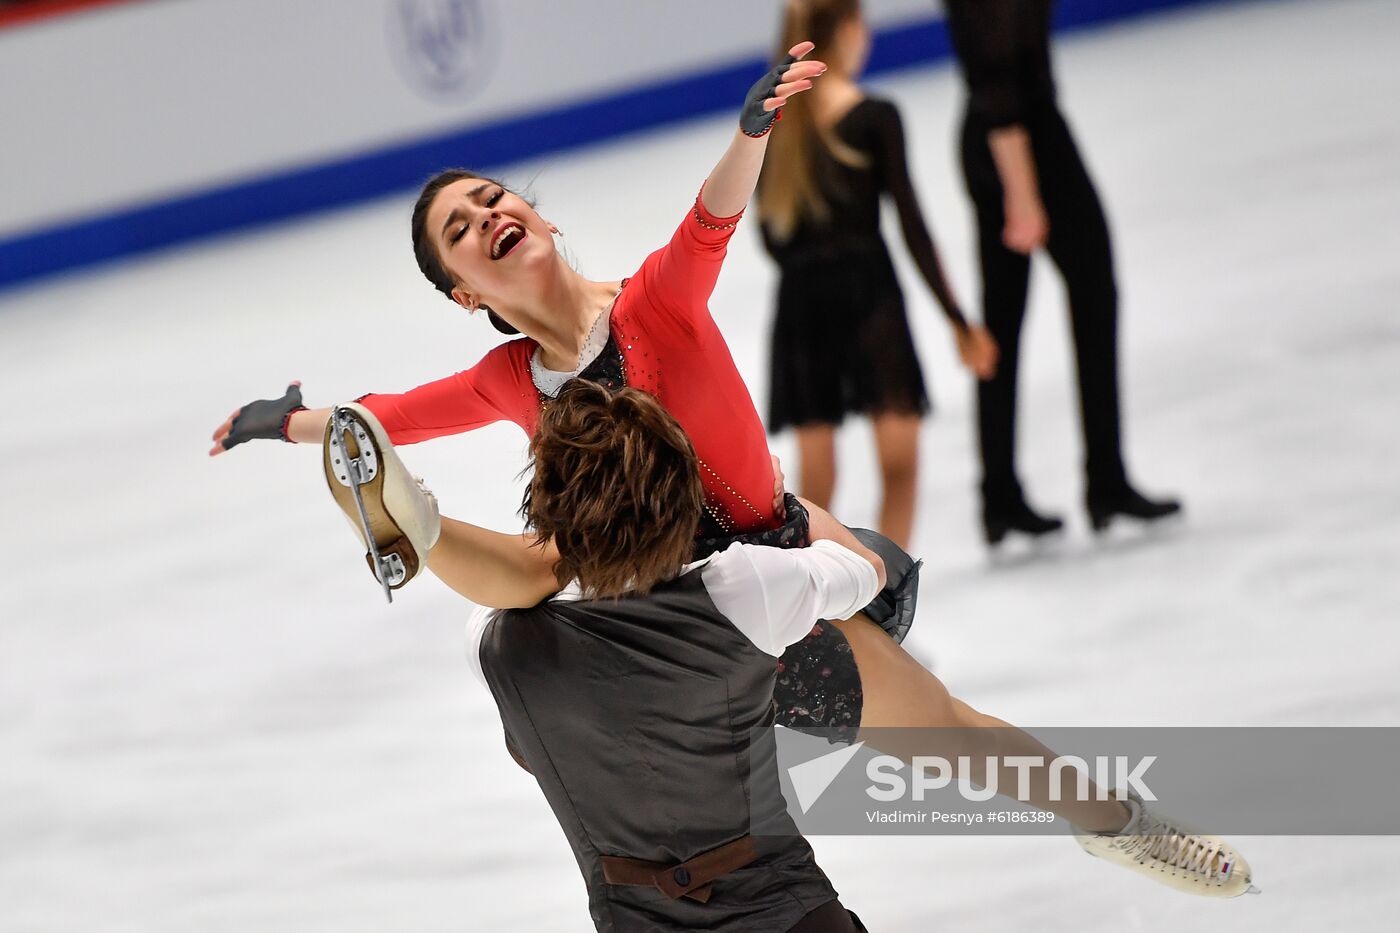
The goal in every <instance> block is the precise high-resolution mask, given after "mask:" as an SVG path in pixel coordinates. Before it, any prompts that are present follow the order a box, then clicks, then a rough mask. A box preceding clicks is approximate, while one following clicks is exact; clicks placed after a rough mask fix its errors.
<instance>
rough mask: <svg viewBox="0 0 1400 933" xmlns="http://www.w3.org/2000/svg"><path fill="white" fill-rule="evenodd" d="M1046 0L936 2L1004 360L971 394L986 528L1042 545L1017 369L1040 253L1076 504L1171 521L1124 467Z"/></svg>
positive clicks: (1102, 517)
mask: <svg viewBox="0 0 1400 933" xmlns="http://www.w3.org/2000/svg"><path fill="white" fill-rule="evenodd" d="M1052 5H1053V4H1052V0H945V7H946V10H947V14H948V30H949V32H950V33H951V35H952V39H953V46H954V49H955V50H956V52H957V56H958V58H959V60H960V62H961V64H962V71H963V77H964V78H965V80H966V83H967V87H968V92H969V97H968V105H967V112H966V114H965V116H964V119H963V128H962V161H963V174H964V178H965V180H966V183H967V190H968V194H969V195H970V196H971V198H972V201H973V205H974V207H975V209H976V214H977V228H978V244H979V252H980V256H981V268H982V307H983V317H984V319H985V320H986V322H987V327H988V328H989V329H990V330H991V333H992V336H993V337H994V338H995V339H996V342H997V346H998V347H999V348H1000V351H1001V359H1000V363H999V365H998V367H997V371H996V374H995V376H994V377H993V378H991V379H989V380H986V381H984V382H982V383H981V384H979V386H978V395H977V399H978V434H979V437H980V441H981V451H982V527H983V531H984V534H985V536H986V540H987V543H988V544H993V545H995V544H997V543H998V542H1000V541H1001V540H1002V538H1004V537H1005V536H1006V534H1007V533H1008V532H1012V531H1016V532H1021V533H1023V534H1027V535H1031V536H1039V535H1043V534H1046V533H1048V532H1052V531H1057V530H1058V529H1060V528H1061V527H1062V525H1063V522H1062V521H1061V520H1060V519H1059V518H1058V517H1055V516H1050V515H1042V514H1040V513H1037V512H1036V511H1035V510H1034V509H1032V508H1031V507H1030V505H1029V504H1028V503H1027V501H1026V497H1025V493H1024V490H1023V489H1022V487H1021V484H1020V481H1019V479H1018V477H1017V475H1016V464H1015V444H1016V371H1017V367H1018V364H1019V349H1018V347H1019V342H1020V337H1021V322H1022V320H1023V318H1024V317H1025V313H1026V293H1027V287H1028V284H1029V279H1030V257H1031V254H1032V253H1034V252H1035V251H1036V250H1038V249H1041V248H1044V249H1045V250H1046V251H1047V252H1048V253H1049V255H1050V258H1051V260H1052V261H1053V262H1054V263H1055V265H1056V267H1057V268H1058V269H1059V270H1060V275H1061V276H1062V277H1063V279H1064V282H1065V288H1066V290H1067V292H1068V298H1069V312H1070V321H1071V324H1072V330H1073V336H1074V352H1075V357H1076V361H1077V363H1078V369H1079V404H1080V410H1081V416H1082V420H1083V432H1084V451H1085V464H1084V466H1085V473H1086V477H1085V491H1084V502H1085V507H1086V509H1087V511H1088V514H1089V520H1090V523H1091V525H1092V526H1093V528H1094V530H1095V531H1102V530H1104V529H1105V528H1107V527H1108V525H1109V523H1110V522H1111V521H1112V520H1113V518H1114V517H1115V516H1118V515H1126V516H1130V517H1132V518H1136V519H1141V520H1145V521H1151V520H1155V519H1160V518H1163V517H1165V516H1167V515H1171V514H1173V513H1176V512H1179V511H1180V509H1181V505H1180V503H1179V502H1177V501H1176V500H1174V499H1161V500H1154V499H1149V498H1147V497H1145V496H1143V495H1142V494H1141V493H1139V492H1138V491H1137V489H1135V488H1134V487H1133V485H1132V483H1131V482H1129V480H1128V475H1127V471H1126V469H1125V467H1124V464H1123V456H1122V442H1121V437H1120V432H1119V412H1118V408H1119V404H1118V292H1117V286H1116V285H1115V282H1114V275H1113V253H1112V247H1111V244H1110V242H1109V233H1108V222H1107V220H1106V218H1105V217H1104V212H1103V208H1102V206H1101V205H1100V203H1099V197H1098V193H1097V192H1096V191H1095V189H1094V183H1093V181H1092V180H1091V179H1090V178H1089V173H1088V170H1087V169H1086V168H1085V166H1084V163H1083V161H1082V160H1081V159H1080V157H1079V152H1078V150H1077V149H1076V147H1075V143H1074V138H1073V137H1072V136H1071V135H1070V130H1069V126H1068V125H1067V124H1066V123H1065V119H1064V117H1063V116H1062V115H1061V114H1060V111H1059V109H1058V107H1057V106H1056V103H1055V85H1054V80H1053V78H1052V75H1051V70H1050V17H1051V11H1052Z"/></svg>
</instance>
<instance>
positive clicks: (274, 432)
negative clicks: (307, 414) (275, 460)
mask: <svg viewBox="0 0 1400 933" xmlns="http://www.w3.org/2000/svg"><path fill="white" fill-rule="evenodd" d="M305 410H306V406H305V405H303V404H302V403H301V386H299V385H289V386H287V392H286V394H285V395H283V396H282V397H281V398H276V399H266V398H264V399H258V400H257V401H256V402H249V403H248V404H247V405H244V406H243V407H242V408H240V409H239V410H238V416H237V417H236V418H234V419H233V426H232V427H231V428H229V432H228V437H226V438H224V441H223V444H224V450H229V449H231V448H234V447H237V446H238V445H239V444H242V443H245V442H247V441H252V440H269V441H272V440H279V439H280V440H284V441H290V440H291V438H289V437H287V419H288V418H290V417H291V416H292V413H293V412H298V411H305Z"/></svg>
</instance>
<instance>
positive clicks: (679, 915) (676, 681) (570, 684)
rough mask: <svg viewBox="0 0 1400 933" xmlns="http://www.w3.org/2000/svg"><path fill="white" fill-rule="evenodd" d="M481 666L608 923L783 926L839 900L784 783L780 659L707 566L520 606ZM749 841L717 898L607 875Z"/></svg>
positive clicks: (647, 928) (497, 630) (492, 628)
mask: <svg viewBox="0 0 1400 933" xmlns="http://www.w3.org/2000/svg"><path fill="white" fill-rule="evenodd" d="M481 667H482V671H483V673H484V674H485V676H486V681H487V683H488V684H489V685H490V688H491V693H492V695H493V696H494V698H495V700H496V706H497V709H498V710H499V712H500V715H501V722H502V724H503V725H504V726H505V731H506V736H507V741H508V742H509V744H510V745H511V746H512V747H514V748H515V749H517V750H518V751H519V754H520V755H521V756H522V757H523V758H524V760H525V762H526V763H527V764H528V765H529V768H530V771H531V773H533V774H534V776H535V780H536V781H538V782H539V785H540V789H541V790H542V791H544V795H545V798H546V799H547V800H548V801H549V805H550V808H551V809H553V811H554V814H555V816H556V817H557V818H558V820H559V824H560V826H561V827H562V828H563V830H564V835H565V836H566V837H567V838H568V840H569V845H570V846H571V847H572V848H573V850H574V857H575V858H576V859H577V860H578V865H579V869H580V870H581V871H582V873H583V877H584V881H585V883H586V884H587V886H588V899H589V907H590V909H591V912H592V915H593V922H594V924H595V925H596V926H597V928H598V929H599V930H600V931H604V933H665V931H681V930H708V931H711V933H782V931H786V930H789V929H791V928H792V927H793V926H795V925H796V924H797V922H798V921H799V920H800V919H802V917H804V916H805V915H806V914H807V913H809V912H810V911H812V910H815V909H816V908H818V907H820V906H821V905H823V904H825V903H827V902H829V901H832V900H835V899H836V892H835V891H834V890H833V889H832V887H831V883H830V882H829V881H828V880H827V878H826V876H825V875H824V874H822V871H821V869H820V868H818V867H817V864H816V860H815V859H814V857H813V855H812V850H811V848H810V847H809V846H808V845H807V842H806V840H804V839H803V838H802V836H800V835H799V834H798V832H797V827H796V826H795V825H794V824H793V822H792V820H791V818H790V817H789V816H788V813H787V803H786V801H785V800H784V799H783V795H782V790H781V787H780V785H779V780H778V762H777V758H776V746H775V745H774V744H773V730H772V728H771V727H772V725H773V716H774V714H773V682H774V679H775V677H776V673H777V672H776V664H775V660H774V658H773V657H772V656H770V655H767V654H764V653H763V652H762V651H760V650H759V649H758V648H757V647H756V646H755V645H754V644H753V643H752V642H751V641H749V639H748V638H747V637H746V636H745V635H744V634H743V633H742V632H740V631H739V630H738V629H737V628H735V627H734V624H733V623H732V622H730V621H729V619H728V618H727V617H725V616H724V615H723V614H722V613H721V612H720V611H719V609H717V608H716V607H715V604H714V602H713V600H711V599H710V595H709V593H708V591H707V590H706V589H705V586H704V580H703V577H702V575H701V573H700V571H692V572H691V573H688V574H685V575H683V576H681V577H680V578H678V579H676V580H674V581H671V582H669V583H665V584H662V585H661V586H659V587H657V588H656V589H654V590H652V591H651V593H649V594H647V595H645V596H624V597H621V598H619V599H607V600H598V601H583V602H544V603H541V604H539V605H538V606H535V607H534V608H532V609H510V610H506V611H505V612H502V613H500V614H498V615H497V616H496V618H495V619H493V620H492V621H491V622H490V623H489V624H488V625H487V627H486V631H485V633H484V635H483V637H482V641H481ZM746 834H752V835H753V837H754V838H753V843H754V847H755V848H756V850H757V851H758V853H759V857H758V858H757V860H755V861H754V862H751V863H750V864H748V865H746V866H744V867H742V868H739V869H736V870H735V871H732V872H730V873H729V874H727V875H723V876H721V877H720V878H718V879H717V880H716V881H715V882H714V890H713V894H712V896H711V897H710V899H709V900H708V901H706V902H704V903H699V902H696V901H695V900H692V899H690V898H685V897H681V898H677V899H674V900H672V899H671V898H669V897H667V896H666V895H665V894H663V893H662V892H661V891H660V890H659V889H657V888H655V887H652V886H645V887H644V886H636V885H613V884H608V883H607V882H606V881H605V879H604V876H603V869H602V861H601V857H602V856H622V857H624V858H634V859H642V860H645V861H648V862H658V863H662V864H664V865H677V864H679V863H681V862H685V861H688V860H690V859H692V858H695V857H696V856H697V855H700V854H701V853H704V852H708V851H710V850H712V849H715V848H717V847H719V846H721V845H724V844H726V843H729V842H731V841H733V840H735V839H738V838H740V837H742V836H744V835H746ZM677 880H678V881H679V883H681V884H687V883H689V882H687V881H680V879H679V878H678V879H677Z"/></svg>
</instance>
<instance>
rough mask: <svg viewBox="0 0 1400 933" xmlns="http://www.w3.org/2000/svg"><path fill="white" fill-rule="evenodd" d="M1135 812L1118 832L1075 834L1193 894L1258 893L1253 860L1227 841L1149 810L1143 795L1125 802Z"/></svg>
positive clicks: (1098, 850)
mask: <svg viewBox="0 0 1400 933" xmlns="http://www.w3.org/2000/svg"><path fill="white" fill-rule="evenodd" d="M1124 803H1125V804H1126V805H1127V807H1128V809H1129V811H1130V812H1131V813H1132V816H1131V817H1130V818H1129V820H1128V825H1127V826H1125V827H1123V828H1122V829H1121V830H1119V831H1118V832H1116V833H1081V832H1076V833H1075V839H1077V840H1078V841H1079V844H1080V846H1082V847H1083V848H1084V851H1085V852H1088V853H1089V854H1090V855H1095V856H1098V857H1099V858H1102V859H1107V860H1108V861H1110V862H1113V863H1115V864H1118V865H1122V866H1123V867H1124V868H1129V869H1132V870H1133V871H1136V872H1138V873H1139V874H1142V875H1145V876H1147V877H1148V878H1152V879H1153V880H1155V881H1159V882H1161V883H1162V884H1165V885H1167V886H1168V887H1171V888H1176V889H1177V890H1178V891H1185V892H1186V893H1187V894H1199V895H1202V896H1204V897H1238V896H1239V895H1241V894H1258V893H1259V889H1258V888H1256V887H1254V885H1253V883H1252V882H1253V880H1254V879H1253V872H1252V871H1251V870H1250V867H1249V863H1248V862H1246V861H1245V860H1244V859H1243V858H1241V857H1240V854H1239V853H1238V852H1236V851H1235V850H1234V848H1233V847H1231V846H1230V845H1229V844H1227V843H1226V842H1225V840H1223V839H1220V838H1219V837H1217V836H1206V835H1202V834H1200V833H1193V832H1191V831H1190V830H1189V829H1187V828H1186V827H1184V826H1182V825H1181V824H1180V823H1177V822H1176V821H1175V820H1171V819H1168V818H1166V817H1162V816H1158V815H1157V814H1155V813H1152V812H1151V811H1149V810H1148V809H1147V807H1146V805H1144V804H1143V802H1142V799H1141V798H1140V797H1138V795H1137V794H1134V793H1129V795H1128V799H1126V800H1125V801H1124Z"/></svg>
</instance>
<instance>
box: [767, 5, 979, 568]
mask: <svg viewBox="0 0 1400 933" xmlns="http://www.w3.org/2000/svg"><path fill="white" fill-rule="evenodd" d="M783 36H784V43H783V48H787V47H788V46H790V45H792V44H793V43H794V42H795V41H797V39H798V38H799V37H802V36H806V37H808V38H810V39H811V40H812V41H813V42H814V43H816V46H817V49H818V54H820V55H821V56H822V57H823V58H824V59H825V60H826V61H827V62H828V64H829V66H830V67H829V69H828V71H827V73H826V75H825V76H824V77H823V78H822V80H821V83H820V84H818V85H817V87H816V88H815V89H814V90H813V91H812V93H811V94H805V95H802V96H800V97H797V98H794V99H793V101H792V102H791V103H790V104H788V106H787V108H786V109H785V110H784V112H783V124H784V125H783V129H782V132H781V133H778V134H777V135H776V136H775V137H774V139H773V141H772V142H771V143H769V146H768V157H767V158H766V160H765V161H764V169H763V174H762V176H761V177H760V179H759V186H758V210H759V217H760V219H761V220H762V223H763V242H764V245H765V246H766V247H767V248H768V252H769V253H771V254H772V255H773V258H774V259H775V260H777V263H778V266H779V269H780V272H781V276H780V279H779V285H778V302H777V305H778V306H777V312H776V314H775V317H774V321H773V336H772V353H771V360H770V363H769V380H770V382H769V387H770V391H769V409H768V410H769V414H768V429H769V431H771V432H773V433H777V432H779V431H781V430H783V429H784V428H786V427H789V426H795V428H796V433H797V449H798V451H799V454H800V457H801V461H800V474H799V475H800V483H799V489H800V491H801V494H802V495H803V496H804V497H806V498H808V499H810V500H811V501H813V502H816V503H817V504H818V505H821V506H822V507H823V508H826V507H829V506H830V503H831V497H832V493H833V490H834V488H835V484H836V462H835V458H836V444H835V433H836V426H837V425H839V424H840V423H841V421H842V419H843V418H844V417H845V416H846V414H847V413H850V412H858V413H861V414H867V415H869V416H870V417H871V421H872V424H873V427H874V431H875V444H876V449H877V452H878V454H879V460H880V476H881V483H882V494H881V500H880V531H881V533H883V534H884V535H885V536H887V537H889V538H891V539H893V540H894V541H895V542H896V543H898V544H899V545H900V546H901V547H905V548H907V547H908V546H909V537H910V534H911V532H912V531H913V524H914V496H915V489H916V487H917V473H918V454H919V425H920V422H921V419H922V416H923V415H924V414H925V413H927V411H928V410H929V400H928V394H927V392H926V391H925V388H924V377H923V373H922V371H921V370H920V368H919V358H918V355H917V354H916V352H915V350H914V340H913V336H912V335H911V334H910V332H909V322H908V321H907V320H906V318H905V315H904V298H903V295H902V294H901V293H900V290H899V283H898V281H897V280H896V278H895V271H894V265H893V263H892V262H891V261H890V255H889V251H888V250H887V249H886V247H885V241H884V239H883V238H882V237H881V236H880V196H881V194H889V195H890V196H891V198H892V199H893V200H894V204H895V206H896V207H897V208H898V210H899V219H900V227H901V229H902V230H903V232H904V242H905V245H906V246H907V247H908V249H909V253H910V255H911V256H912V257H913V258H914V262H915V264H916V265H917V266H918V267H919V272H920V273H921V274H922V276H923V279H924V282H925V283H926V284H927V285H928V287H929V290H930V291H932V292H933V294H934V296H935V297H936V298H937V300H938V303H939V305H940V306H941V307H942V308H943V313H944V314H945V315H946V316H947V318H948V322H949V324H950V325H952V328H953V336H954V339H955V340H956V342H957V348H958V355H959V356H960V357H961V358H962V361H963V363H964V365H966V366H967V368H968V369H969V370H971V371H972V372H973V373H975V374H976V375H977V376H978V377H979V378H983V379H986V378H990V377H991V375H992V373H993V372H994V371H995V369H996V356H997V353H996V345H995V343H994V342H993V341H992V339H991V337H990V335H989V334H988V333H987V330H986V329H985V328H983V327H980V326H978V327H973V326H969V324H968V323H967V320H966V319H965V318H964V317H963V314H962V311H961V310H960V309H959V307H958V301H957V298H956V297H955V296H954V294H953V291H952V289H951V288H950V287H949V285H948V281H947V278H946V276H945V275H944V273H943V266H942V263H940V262H939V258H938V251H937V250H936V249H935V247H934V243H933V238H932V236H930V235H929V231H928V227H927V226H926V225H925V223H924V218H923V214H922V212H921V211H920V210H919V202H918V198H917V196H916V195H915V193H914V184H913V181H912V180H911V179H910V177H909V169H908V164H907V162H906V159H905V147H904V127H903V125H902V123H901V121H900V117H899V111H898V110H897V109H895V106H894V104H892V103H890V102H889V101H885V100H879V99H877V98H871V97H866V96H865V93H864V92H863V91H862V90H861V88H860V86H859V85H858V84H857V83H856V81H857V79H858V78H859V77H860V74H861V71H862V69H864V67H865V60H866V57H867V55H868V54H869V50H870V31H869V30H868V29H867V28H866V25H865V21H864V19H863V18H862V16H861V9H860V0H790V2H789V3H788V4H787V12H786V13H785V15H784V25H783Z"/></svg>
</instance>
